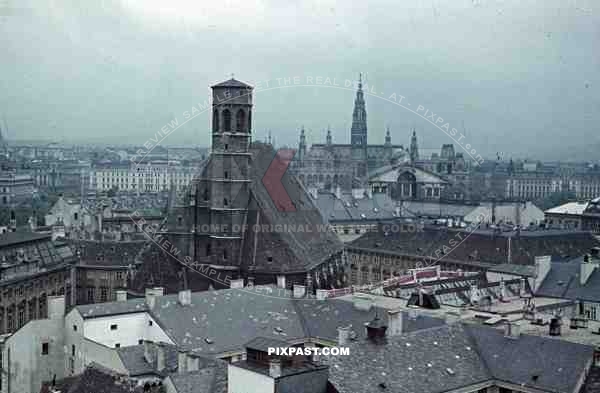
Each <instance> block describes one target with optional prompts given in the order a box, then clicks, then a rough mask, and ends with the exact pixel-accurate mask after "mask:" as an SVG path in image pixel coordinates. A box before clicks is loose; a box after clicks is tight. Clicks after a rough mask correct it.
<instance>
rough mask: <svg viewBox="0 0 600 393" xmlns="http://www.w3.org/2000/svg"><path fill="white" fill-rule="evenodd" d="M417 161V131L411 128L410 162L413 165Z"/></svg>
mask: <svg viewBox="0 0 600 393" xmlns="http://www.w3.org/2000/svg"><path fill="white" fill-rule="evenodd" d="M418 159H419V145H418V144H417V131H416V130H415V129H414V128H413V132H412V137H411V138H410V162H411V163H412V164H414V163H415V161H417V160H418Z"/></svg>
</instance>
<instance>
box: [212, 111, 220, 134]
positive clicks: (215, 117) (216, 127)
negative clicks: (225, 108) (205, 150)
mask: <svg viewBox="0 0 600 393" xmlns="http://www.w3.org/2000/svg"><path fill="white" fill-rule="evenodd" d="M218 131H219V111H218V110H216V109H215V110H214V112H213V132H218Z"/></svg>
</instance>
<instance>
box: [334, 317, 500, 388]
mask: <svg viewBox="0 0 600 393" xmlns="http://www.w3.org/2000/svg"><path fill="white" fill-rule="evenodd" d="M349 348H350V354H351V356H335V357H330V358H328V359H329V361H330V368H329V380H330V382H331V383H332V384H333V385H334V386H335V388H336V389H337V391H338V392H339V393H356V392H361V393H381V392H382V391H387V392H394V393H437V392H445V391H449V390H452V389H458V388H461V387H464V386H468V385H473V384H477V383H480V382H485V381H488V380H490V378H491V375H490V373H489V371H488V370H487V368H486V367H485V364H484V363H483V362H482V359H481V357H480V356H479V354H478V353H477V352H476V351H475V348H474V346H473V342H472V340H471V338H470V336H469V335H468V333H467V332H466V330H465V329H464V328H463V327H462V325H461V324H454V325H450V326H448V325H444V326H441V327H437V328H432V329H427V330H422V331H419V332H415V333H412V334H407V335H401V336H395V337H388V338H387V343H386V344H381V345H379V344H374V343H372V342H370V341H368V340H363V341H360V342H356V343H351V344H350V345H349ZM457 356H458V357H457ZM447 369H451V370H452V372H453V373H454V374H453V375H451V374H450V373H449V372H448V371H447ZM380 384H384V385H385V389H382V388H381V387H380Z"/></svg>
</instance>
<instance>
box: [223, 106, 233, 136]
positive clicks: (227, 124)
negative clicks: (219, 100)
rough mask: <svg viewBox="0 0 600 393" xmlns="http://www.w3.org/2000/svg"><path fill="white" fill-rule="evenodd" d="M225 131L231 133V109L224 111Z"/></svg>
mask: <svg viewBox="0 0 600 393" xmlns="http://www.w3.org/2000/svg"><path fill="white" fill-rule="evenodd" d="M223 131H231V112H229V109H225V110H224V111H223Z"/></svg>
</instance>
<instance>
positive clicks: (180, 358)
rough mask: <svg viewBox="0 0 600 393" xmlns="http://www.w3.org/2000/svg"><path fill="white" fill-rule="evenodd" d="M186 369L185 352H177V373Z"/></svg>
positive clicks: (181, 372)
mask: <svg viewBox="0 0 600 393" xmlns="http://www.w3.org/2000/svg"><path fill="white" fill-rule="evenodd" d="M186 371H187V354H186V353H185V351H178V352H177V373H178V374H183V373H185V372H186Z"/></svg>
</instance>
